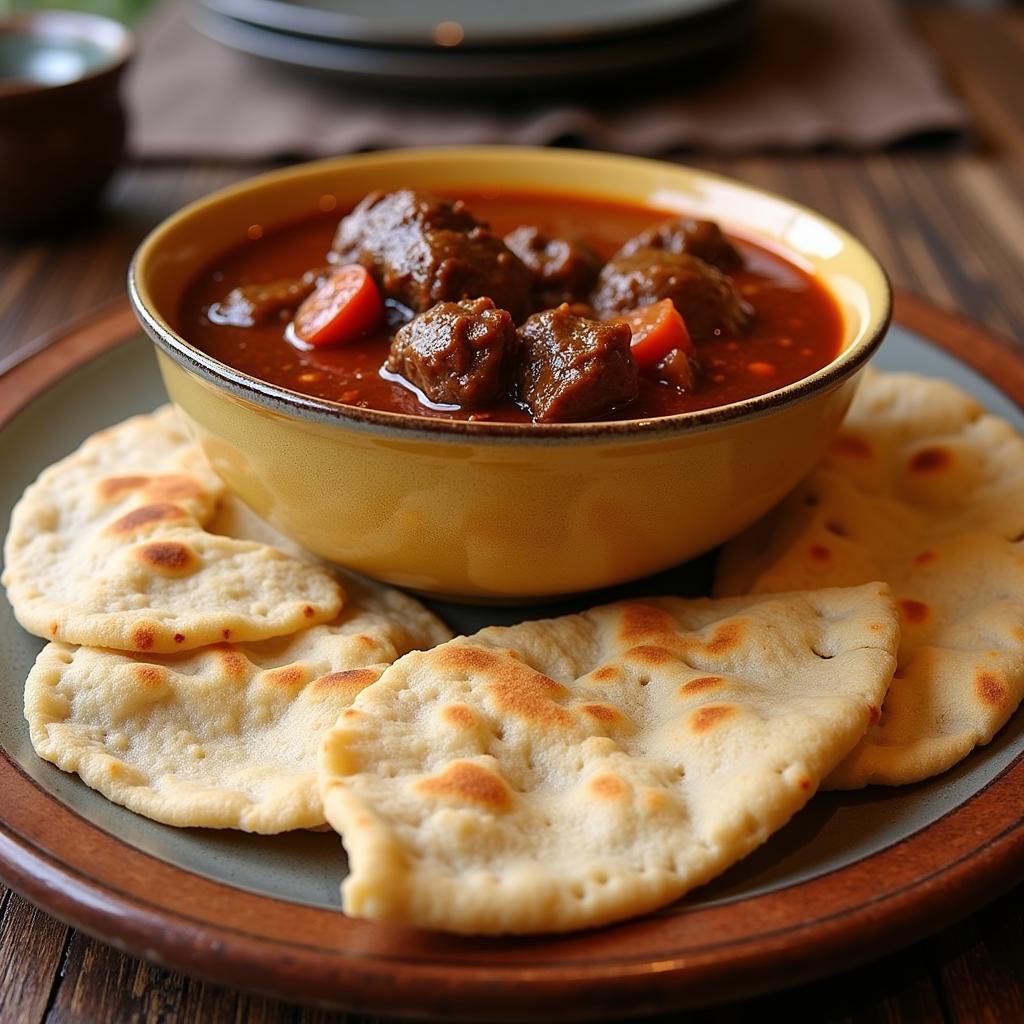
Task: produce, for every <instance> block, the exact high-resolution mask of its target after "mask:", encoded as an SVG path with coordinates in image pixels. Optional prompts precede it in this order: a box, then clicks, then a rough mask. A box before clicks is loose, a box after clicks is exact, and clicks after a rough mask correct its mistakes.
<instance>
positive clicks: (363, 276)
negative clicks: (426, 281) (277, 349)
mask: <svg viewBox="0 0 1024 1024" xmlns="http://www.w3.org/2000/svg"><path fill="white" fill-rule="evenodd" d="M383 318H384V303H383V302H382V301H381V297H380V292H379V291H378V290H377V286H376V284H374V282H373V278H372V277H370V273H369V271H368V270H367V269H366V267H363V266H360V265H359V264H358V263H351V264H348V265H347V266H344V267H338V269H337V270H332V271H331V272H330V273H329V274H328V275H327V277H326V278H324V280H323V281H322V282H321V283H320V285H319V286H318V287H317V289H316V290H315V291H314V292H313V294H312V295H310V296H308V298H306V300H305V301H304V302H303V303H302V305H301V306H299V308H298V310H297V311H296V313H295V319H294V320H293V321H292V324H291V329H292V331H293V332H294V334H295V337H296V338H298V339H299V341H301V342H304V343H305V344H307V345H313V346H315V347H316V348H320V347H321V346H324V345H344V344H346V343H348V342H350V341H354V340H355V339H356V338H359V337H361V336H362V335H364V334H366V332H367V331H370V330H372V329H373V328H374V327H376V326H377V325H378V324H379V323H380V322H381V320H383Z"/></svg>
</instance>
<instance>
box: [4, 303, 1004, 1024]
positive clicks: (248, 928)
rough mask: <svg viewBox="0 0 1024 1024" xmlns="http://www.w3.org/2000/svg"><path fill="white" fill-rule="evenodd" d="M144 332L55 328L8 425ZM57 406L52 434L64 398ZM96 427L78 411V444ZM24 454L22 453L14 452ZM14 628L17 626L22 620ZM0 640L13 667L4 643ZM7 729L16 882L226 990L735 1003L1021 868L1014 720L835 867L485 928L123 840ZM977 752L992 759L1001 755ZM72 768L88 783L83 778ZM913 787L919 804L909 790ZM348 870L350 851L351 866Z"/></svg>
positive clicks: (451, 1002)
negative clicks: (916, 823) (602, 924)
mask: <svg viewBox="0 0 1024 1024" xmlns="http://www.w3.org/2000/svg"><path fill="white" fill-rule="evenodd" d="M896 312H897V321H898V323H899V324H900V325H901V326H902V327H903V328H907V329H909V331H911V332H913V333H914V334H916V335H921V336H923V337H924V338H926V339H927V340H928V341H929V342H930V343H931V344H932V345H934V346H936V347H937V348H938V349H941V350H943V351H944V352H945V353H947V354H949V355H951V356H953V357H954V358H955V360H956V361H957V365H958V366H961V367H971V368H973V369H974V370H975V371H977V372H978V373H979V374H981V376H982V377H984V378H986V380H987V381H988V382H989V383H991V384H994V385H996V387H997V388H998V389H999V390H1000V391H1001V392H1002V393H1003V395H1004V396H1006V397H1007V398H1009V399H1010V400H1011V401H1012V403H1013V404H1014V405H1016V406H1017V407H1024V361H1022V360H1021V358H1020V356H1019V355H1018V354H1017V353H1016V352H1015V351H1014V350H1013V349H1012V348H1011V347H1010V346H1009V345H1008V344H1007V343H1005V342H1001V341H999V340H997V339H995V338H993V337H991V336H990V335H988V334H986V333H984V332H983V331H982V330H980V329H979V328H978V327H976V326H973V325H971V324H968V323H966V322H964V321H962V320H959V319H956V318H953V317H951V316H949V315H947V314H945V313H942V312H940V311H939V310H937V309H935V308H933V307H931V306H929V305H927V304H925V303H924V302H922V301H921V300H919V299H914V298H911V297H909V296H906V295H902V296H899V298H898V301H897V307H896ZM137 335H138V328H137V327H136V324H135V321H134V319H133V317H132V315H131V313H130V312H129V311H128V309H127V307H126V306H125V305H123V304H119V305H118V306H116V307H113V308H110V309H108V310H106V311H105V312H104V313H102V314H100V315H98V316H96V317H93V318H91V319H89V320H86V321H84V322H82V323H79V324H78V325H77V326H75V327H74V328H73V329H71V330H68V331H67V332H65V333H62V334H61V335H60V336H58V337H56V338H55V339H54V341H53V344H51V345H50V346H49V347H47V348H45V349H44V350H43V351H41V352H39V353H38V354H36V355H35V356H33V357H32V358H31V359H29V360H28V361H26V362H25V363H23V364H21V365H20V366H18V367H16V368H15V369H13V370H12V371H10V372H9V373H8V374H7V375H6V376H4V377H3V378H0V432H2V433H3V434H4V435H5V436H12V437H14V438H15V440H17V437H18V434H17V429H18V423H19V421H22V422H25V420H24V419H23V416H27V415H28V414H29V412H30V409H31V407H32V405H33V403H34V402H43V401H46V400H47V393H48V392H50V391H51V389H52V388H54V387H56V386H57V385H58V384H59V385H60V387H64V388H67V387H70V386H71V384H72V383H73V382H74V381H75V380H77V379H79V378H78V377H76V376H75V375H76V374H79V373H80V372H81V373H84V372H87V371H88V365H89V364H90V362H91V361H92V360H94V359H95V358H96V357H98V356H101V354H103V353H107V352H108V350H112V349H113V348H114V347H115V346H117V345H118V344H119V343H121V342H126V341H127V340H128V339H135V338H136V337H137ZM133 343H134V344H139V342H138V341H135V342H133ZM914 344H915V345H917V344H918V342H915V343H914ZM919 347H921V348H923V346H919ZM883 351H884V347H883ZM917 351H918V350H917V349H914V352H917ZM926 354H927V353H926ZM102 358H107V356H102ZM915 358H916V357H915ZM947 363H948V360H947ZM154 373H155V370H154ZM964 373H965V374H967V373H969V371H967V370H966V369H965V370H964ZM111 376H112V375H111V374H109V373H103V374H100V375H99V376H97V374H96V373H93V374H92V376H90V377H87V378H86V377H82V378H81V379H82V381H83V383H82V387H83V388H85V387H89V388H92V389H94V390H95V389H97V388H98V389H99V390H98V391H95V394H94V395H93V397H92V403H93V407H94V406H95V405H96V404H97V403H103V402H104V401H105V400H106V399H105V396H104V393H103V391H102V388H103V387H107V388H117V387H123V386H125V385H123V383H121V382H119V381H116V380H110V379H109V378H111ZM971 376H972V378H973V375H971ZM97 381H99V383H97ZM103 381H106V383H105V384H104V383H103ZM985 386H986V387H987V386H988V385H987V384H986V385H985ZM51 394H58V395H59V393H58V392H51ZM86 397H88V396H87V395H82V394H79V398H80V399H81V400H83V401H84V400H85V398H86ZM51 400H52V401H55V402H56V399H51ZM62 404H66V403H63V400H62ZM151 404H153V403H151ZM36 408H37V409H38V406H37V407H36ZM67 415H68V416H69V417H70V416H72V415H73V414H72V412H68V413H67ZM53 417H54V423H55V429H57V426H58V425H59V424H57V422H56V421H57V420H58V419H59V410H58V409H56V407H55V411H54V413H53ZM87 427H88V428H89V429H91V426H89V424H84V423H83V424H82V428H83V432H82V435H81V436H82V437H84V435H85V432H87V430H86V428H87ZM64 429H65V431H67V430H68V429H70V428H69V427H68V426H67V425H65V427H64ZM80 439H81V438H79V440H80ZM43 442H45V438H43V439H40V445H41V447H40V448H39V450H38V451H35V452H34V453H32V452H29V453H25V454H22V455H21V456H19V457H21V458H23V459H26V458H34V459H36V460H37V461H40V466H39V467H38V468H41V466H42V465H45V464H46V462H47V461H51V459H50V456H51V454H52V453H51V452H50V451H49V450H48V449H47V448H46V444H45V443H43ZM53 443H54V444H57V441H54V442H53ZM60 443H63V440H61V442H60ZM5 444H8V445H10V444H11V442H10V441H7V442H5ZM19 447H23V445H20V446H19ZM65 450H67V449H66V448H65ZM58 454H59V453H58ZM13 457H14V456H13V455H12V454H11V452H10V449H8V451H7V453H6V454H5V455H3V456H0V462H2V461H3V460H4V459H6V458H13ZM0 468H2V467H0ZM38 468H35V467H33V473H34V472H37V471H38ZM5 611H6V609H5ZM4 621H5V622H9V621H12V620H10V616H9V614H8V615H7V619H5V620H4ZM5 628H6V627H5ZM0 649H2V650H4V652H5V653H4V660H7V661H8V664H9V665H14V661H13V660H12V659H14V657H15V656H14V655H12V654H10V647H9V645H8V644H7V643H6V642H5V638H4V639H0ZM30 653H31V652H30ZM15 667H16V668H17V670H18V671H21V666H20V664H19V665H16V666H15ZM12 671H13V670H12ZM9 674H10V672H9ZM15 717H16V715H15ZM7 728H8V732H9V734H10V735H12V736H14V739H7V740H5V749H4V750H3V752H2V756H0V876H2V877H3V879H4V881H6V882H8V883H9V884H10V885H11V886H13V887H14V888H15V889H17V890H18V891H20V892H21V893H23V894H24V895H25V896H26V897H28V898H29V899H30V900H32V901H33V902H35V903H37V904H39V905H40V906H41V907H43V908H45V909H46V910H48V911H50V912H51V913H53V914H56V915H57V916H58V917H61V918H63V919H64V920H66V921H69V922H71V923H72V924H73V925H75V926H76V927H78V928H81V929H83V930H84V931H86V932H89V933H91V934H93V935H95V936H97V937H99V938H102V939H104V940H106V941H108V942H110V943H112V944H113V945H115V946H117V947H118V948H120V949H122V950H125V951H126V952H130V953H132V954H135V955H137V956H142V957H146V958H148V959H150V960H154V961H156V962H159V963H161V964H164V965H167V966H170V967H173V968H176V969H179V970H182V971H185V972H188V973H190V974H195V975H199V976H202V977H204V978H208V979H211V980H214V981H217V982H220V983H223V984H227V985H231V986H235V987H239V988H245V989H251V990H257V991H261V992H265V993H270V994H273V995H277V996H282V997H286V998H291V999H295V1000H300V1001H303V1002H311V1003H319V1004H325V1005H332V1006H338V1007H344V1008H347V1009H354V1010H368V1011H373V1012H377V1013H386V1014H407V1015H414V1016H418V1017H445V1018H465V1019H473V1020H483V1019H488V1020H503V1019H522V1018H530V1017H533V1018H540V1017H544V1018H561V1019H586V1018H598V1017H599V1018H608V1017H611V1016H616V1015H619V1016H631V1015H639V1014H646V1013H653V1012H657V1011H666V1010H670V1009H674V1008H678V1007H681V1006H689V1005H694V1004H698V1003H706V1002H714V1001H723V1000H726V999H735V998H738V997H740V996H742V995H746V994H751V993H754V992H758V991H764V990H768V989H771V988H779V987H783V986H789V985H795V984H797V983H799V982H801V981H804V980H808V979H810V978H813V977H815V976H820V975H823V974H826V973H830V972H834V971H839V970H841V969H843V968H846V967H849V966H852V965H853V964H856V963H858V962H862V961H865V960H867V959H870V958H873V957H877V956H880V955H882V954H883V953H885V952H888V951H890V950H892V949H894V948H896V947H898V946H900V945H902V944H905V943H908V942H910V941H912V940H914V939H915V938H917V937H919V936H921V935H922V934H924V933H925V932H927V931H930V930H934V929H937V928H940V927H942V926H944V925H946V924H948V923H950V922H951V921H953V920H954V919H956V918H957V917H960V916H962V915H964V914H966V913H968V912H970V911H971V910H973V909H975V908H976V907H977V906H978V905H979V904H981V903H983V902H985V901H987V900H990V899H992V898H993V897H995V896H996V895H997V894H999V893H1000V892H1002V891H1004V890H1005V889H1007V888H1008V887H1010V886H1011V885H1012V884H1014V883H1016V882H1017V881H1019V880H1020V879H1021V878H1022V877H1024V754H1022V753H1021V750H1020V748H1021V747H1024V740H1022V737H1021V734H1020V730H1019V729H1018V730H1016V732H1015V733H1014V736H1013V737H1012V742H1013V744H1015V746H1009V745H1007V744H1006V743H1004V744H1003V749H1002V753H1001V755H1000V756H1001V757H1002V758H1003V760H1001V761H999V762H998V764H995V763H994V762H993V764H994V767H992V770H991V772H990V775H989V777H987V778H985V779H984V780H983V781H982V782H981V783H979V784H977V785H976V786H975V788H972V789H970V790H969V791H964V790H958V791H957V793H958V795H957V797H956V802H955V803H954V804H952V805H951V806H950V808H949V809H948V810H945V811H943V812H942V813H941V814H940V815H939V816H938V817H937V818H936V819H935V820H931V821H930V823H928V824H927V825H926V826H925V827H922V828H920V829H919V830H917V831H914V832H913V833H912V834H909V835H906V836H904V837H902V838H899V839H897V840H895V841H891V842H890V841H888V840H886V841H885V842H882V843H881V844H880V846H881V848H879V849H877V850H875V851H874V852H872V853H870V855H868V856H864V857H862V858H861V859H859V860H856V861H854V862H853V863H847V864H845V865H844V866H841V867H839V868H838V869H836V870H829V871H827V872H825V873H823V874H819V875H817V876H816V877H809V878H806V879H803V880H800V881H798V882H794V883H792V884H783V885H778V886H776V887H775V888H770V887H769V889H768V891H764V887H762V888H761V889H760V890H756V891H751V893H750V894H747V895H743V894H742V893H741V894H739V895H736V894H732V895H728V894H727V897H726V898H723V899H719V900H718V901H717V902H712V903H707V902H706V901H705V902H700V901H699V900H697V901H696V902H694V901H691V900H687V901H683V902H682V903H680V904H678V905H676V906H675V907H672V908H669V909H668V910H666V911H665V912H663V913H661V914H656V915H652V916H648V917H644V918H640V919H637V920H634V921H630V922H627V923H625V924H622V925H617V926H614V927H608V928H602V929H598V930H594V931H589V932H582V933H575V934H571V935H565V936H553V937H539V938H532V939H530V938H527V939H499V940H481V939H462V938H458V937H451V936H444V935H436V934H427V933H421V932H412V931H406V930H400V929H397V928H388V927H381V926H378V925H373V924H369V923H367V922H364V921H357V920H352V919H349V918H347V917H345V916H344V915H342V914H340V913H339V912H337V911H336V910H334V909H331V908H330V907H328V906H318V905H313V904H311V903H310V902H299V901H295V900H288V899H282V898H275V897H274V896H271V895H267V894H266V893H260V892H256V891H252V889H251V888H242V887H239V886H237V885H232V884H227V883H226V882H225V881H223V880H217V879H216V878H213V877H210V875H209V874H208V873H206V874H203V873H200V872H198V871H190V870H186V869H185V868H183V867H182V866H180V864H178V865H176V864H175V863H173V862H172V861H173V858H172V859H167V858H166V857H160V856H156V855H154V854H153V853H152V852H145V851H143V850H142V849H140V848H139V845H138V844H137V842H136V843H135V844H133V842H131V841H128V839H129V838H134V835H133V834H132V833H131V827H132V826H131V823H132V821H134V820H135V819H133V818H124V819H118V820H119V821H125V822H127V825H126V826H124V827H122V828H121V833H122V835H124V836H125V837H126V838H122V837H121V836H120V835H118V834H114V831H112V830H111V828H110V827H109V825H108V828H102V827H100V826H99V825H98V824H96V823H95V821H94V820H92V819H91V817H90V816H89V814H88V813H87V812H84V811H83V810H82V808H83V807H84V806H85V802H84V800H83V802H81V803H77V804H76V807H77V809H73V808H72V806H71V803H74V802H75V801H73V800H70V801H69V800H68V799H61V798H59V797H58V796H56V795H55V793H54V790H55V788H57V787H55V786H54V785H52V784H43V783H41V781H40V779H42V778H44V776H43V775H42V774H40V773H41V771H42V769H38V770H37V769H36V768H35V767H34V766H33V764H32V761H31V748H29V747H26V744H27V740H24V741H23V740H22V739H20V738H19V737H18V735H17V733H18V730H19V729H20V730H22V731H24V726H23V724H22V723H17V724H15V725H8V726H7ZM1007 731H1008V732H1009V731H1012V730H1010V728H1009V727H1008V730H1007ZM5 735H7V734H5ZM996 746H998V744H993V747H996ZM26 750H27V751H28V754H27V755H26V753H25V751H26ZM975 756H976V757H978V758H980V759H981V760H982V761H984V758H985V757H987V756H989V755H988V752H987V751H986V752H982V753H981V754H978V755H975ZM45 767H46V768H47V770H49V766H45ZM54 771H55V770H54ZM56 774H57V775H60V773H56ZM62 780H63V781H62ZM58 781H59V782H61V784H62V785H66V786H79V787H80V784H78V782H77V780H75V779H73V778H71V777H68V776H61V778H60V780H58ZM937 785H938V786H939V787H942V786H943V785H946V787H947V788H946V790H945V792H946V793H947V796H948V792H949V786H950V785H951V784H946V783H942V782H939V783H937ZM972 785H974V784H972ZM80 788H81V789H82V790H84V787H80ZM68 792H71V791H70V790H69V791H68ZM918 792H919V793H920V794H925V792H926V791H925V790H924V789H920V790H919V791H918ZM927 792H928V793H932V792H940V790H938V789H933V790H927ZM878 793H879V791H873V790H869V791H865V793H864V794H858V795H856V796H854V797H852V798H851V799H853V800H859V801H860V803H861V804H862V805H870V803H871V802H872V800H878V801H879V802H882V801H883V800H884V795H877V796H876V795H875V794H878ZM905 796H907V798H908V799H914V798H915V793H914V790H913V788H911V790H910V792H909V793H908V794H905ZM921 798H922V799H924V796H923V795H922V797H921ZM817 799H820V798H817ZM812 805H813V802H812ZM809 811H810V809H809V810H808V812H803V813H804V814H807V813H809ZM125 813H127V812H125ZM93 817H96V816H95V815H94V816H93ZM797 821H799V816H798V819H797ZM794 824H796V822H795V823H794ZM139 827H140V828H141V825H140V826H139ZM784 831H785V830H784ZM195 834H196V833H193V835H195ZM198 835H199V838H200V840H202V838H203V834H202V833H198ZM208 835H209V834H208ZM780 835H781V834H780ZM212 841H213V840H212V839H211V842H212ZM766 849H767V848H766ZM755 856H757V855H755ZM343 863H344V862H343V860H342V856H341V851H340V848H339V849H338V872H339V878H340V872H341V868H342V866H343ZM727 877H728V876H727ZM270 881H271V883H272V882H273V879H271V880H270ZM333 884H334V882H333V879H332V880H331V885H332V886H333ZM270 889H271V891H272V890H273V885H272V884H271V886H270ZM694 895H695V896H697V895H698V894H694Z"/></svg>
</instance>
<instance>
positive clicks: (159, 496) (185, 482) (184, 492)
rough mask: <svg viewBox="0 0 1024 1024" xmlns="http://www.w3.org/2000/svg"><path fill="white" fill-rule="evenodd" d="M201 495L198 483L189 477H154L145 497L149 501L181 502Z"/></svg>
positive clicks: (201, 490)
mask: <svg viewBox="0 0 1024 1024" xmlns="http://www.w3.org/2000/svg"><path fill="white" fill-rule="evenodd" d="M202 493H203V489H202V487H200V486H199V481H198V480H196V479H195V478H194V477H191V476H179V475H174V476H170V475H168V476H156V477H153V478H152V479H151V480H150V482H149V484H148V485H147V487H146V497H147V498H149V499H150V500H151V501H183V500H186V499H188V498H198V497H200V496H201V495H202Z"/></svg>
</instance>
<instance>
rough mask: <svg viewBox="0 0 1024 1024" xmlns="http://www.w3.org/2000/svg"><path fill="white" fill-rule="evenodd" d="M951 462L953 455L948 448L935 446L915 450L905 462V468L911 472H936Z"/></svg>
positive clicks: (945, 467)
mask: <svg viewBox="0 0 1024 1024" xmlns="http://www.w3.org/2000/svg"><path fill="white" fill-rule="evenodd" d="M952 463H953V455H952V453H951V452H950V451H949V449H948V448H940V447H938V446H935V447H932V448H922V449H921V450H920V451H919V452H915V453H914V454H913V455H912V456H911V457H910V461H909V462H908V463H907V469H909V470H910V472H911V473H937V472H939V471H941V470H943V469H947V468H948V467H949V466H950V465H952Z"/></svg>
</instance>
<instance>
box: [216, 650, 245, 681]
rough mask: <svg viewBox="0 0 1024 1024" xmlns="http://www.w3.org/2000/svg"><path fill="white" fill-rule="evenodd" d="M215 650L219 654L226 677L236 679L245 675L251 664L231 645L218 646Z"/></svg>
mask: <svg viewBox="0 0 1024 1024" xmlns="http://www.w3.org/2000/svg"><path fill="white" fill-rule="evenodd" d="M214 649H215V650H216V652H217V661H218V662H219V663H220V669H221V671H222V672H223V673H224V674H225V675H227V676H235V677H240V676H244V675H245V672H246V668H247V667H248V664H249V663H248V661H247V660H246V659H245V657H244V656H243V655H242V654H240V653H239V652H238V651H237V650H236V649H235V648H234V647H232V646H231V644H217V646H216V647H215V648H214Z"/></svg>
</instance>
